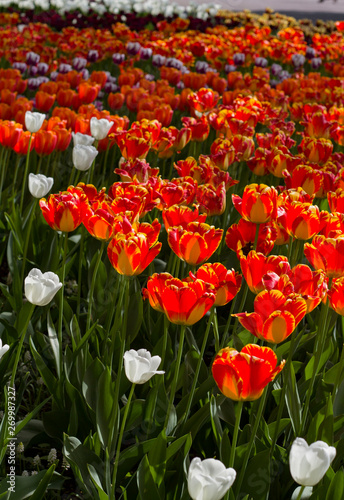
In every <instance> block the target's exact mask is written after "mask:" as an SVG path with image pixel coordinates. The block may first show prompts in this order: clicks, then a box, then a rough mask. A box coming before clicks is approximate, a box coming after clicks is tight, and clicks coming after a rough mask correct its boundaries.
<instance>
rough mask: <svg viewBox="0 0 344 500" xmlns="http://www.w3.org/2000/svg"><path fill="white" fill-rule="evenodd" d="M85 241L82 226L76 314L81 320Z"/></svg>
mask: <svg viewBox="0 0 344 500" xmlns="http://www.w3.org/2000/svg"><path fill="white" fill-rule="evenodd" d="M84 241H85V227H84V226H82V227H81V238H80V250H79V268H78V295H77V299H76V316H77V318H78V321H79V317H80V301H81V278H82V261H83V258H84Z"/></svg>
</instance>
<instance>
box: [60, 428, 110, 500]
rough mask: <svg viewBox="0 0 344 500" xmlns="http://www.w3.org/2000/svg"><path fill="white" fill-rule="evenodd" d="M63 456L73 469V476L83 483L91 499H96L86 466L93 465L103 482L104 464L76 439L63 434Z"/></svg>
mask: <svg viewBox="0 0 344 500" xmlns="http://www.w3.org/2000/svg"><path fill="white" fill-rule="evenodd" d="M63 454H64V455H65V457H66V458H67V460H68V462H69V463H70V464H71V466H72V467H73V471H74V474H75V475H76V476H77V477H79V478H80V479H81V481H82V482H83V483H84V486H85V488H86V489H87V491H88V493H89V495H91V498H94V499H96V498H97V488H96V487H95V486H94V485H93V482H92V480H91V478H90V473H89V469H88V466H89V465H93V467H94V468H95V470H96V471H97V473H98V476H99V478H100V480H101V481H102V480H103V471H104V464H103V462H102V460H101V459H100V458H99V457H98V456H97V455H96V454H95V453H93V451H91V450H90V449H88V448H86V446H83V445H82V444H81V442H80V441H79V440H78V439H77V438H76V437H71V436H68V435H67V434H64V439H63Z"/></svg>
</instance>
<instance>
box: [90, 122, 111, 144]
mask: <svg viewBox="0 0 344 500" xmlns="http://www.w3.org/2000/svg"><path fill="white" fill-rule="evenodd" d="M112 125H113V122H109V120H107V119H106V118H101V119H100V120H98V118H95V117H93V118H91V121H90V128H91V134H92V136H93V137H94V138H95V139H96V140H97V141H101V140H102V139H105V137H107V135H108V133H109V131H110V128H111V127H112Z"/></svg>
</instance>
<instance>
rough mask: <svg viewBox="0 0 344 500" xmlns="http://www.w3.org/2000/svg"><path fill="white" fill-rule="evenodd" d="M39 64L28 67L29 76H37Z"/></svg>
mask: <svg viewBox="0 0 344 500" xmlns="http://www.w3.org/2000/svg"><path fill="white" fill-rule="evenodd" d="M37 72H38V70H37V66H29V67H28V74H29V76H36V75H37Z"/></svg>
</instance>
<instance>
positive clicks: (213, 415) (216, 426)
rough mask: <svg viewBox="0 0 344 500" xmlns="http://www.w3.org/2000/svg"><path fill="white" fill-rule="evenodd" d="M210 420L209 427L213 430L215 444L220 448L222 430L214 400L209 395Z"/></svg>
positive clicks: (213, 397)
mask: <svg viewBox="0 0 344 500" xmlns="http://www.w3.org/2000/svg"><path fill="white" fill-rule="evenodd" d="M210 419H211V426H212V429H213V433H214V436H215V439H216V442H217V446H218V447H220V444H221V439H222V434H223V430H222V426H221V422H220V419H219V416H218V414H217V402H216V398H215V396H214V395H213V394H212V395H211V398H210Z"/></svg>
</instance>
